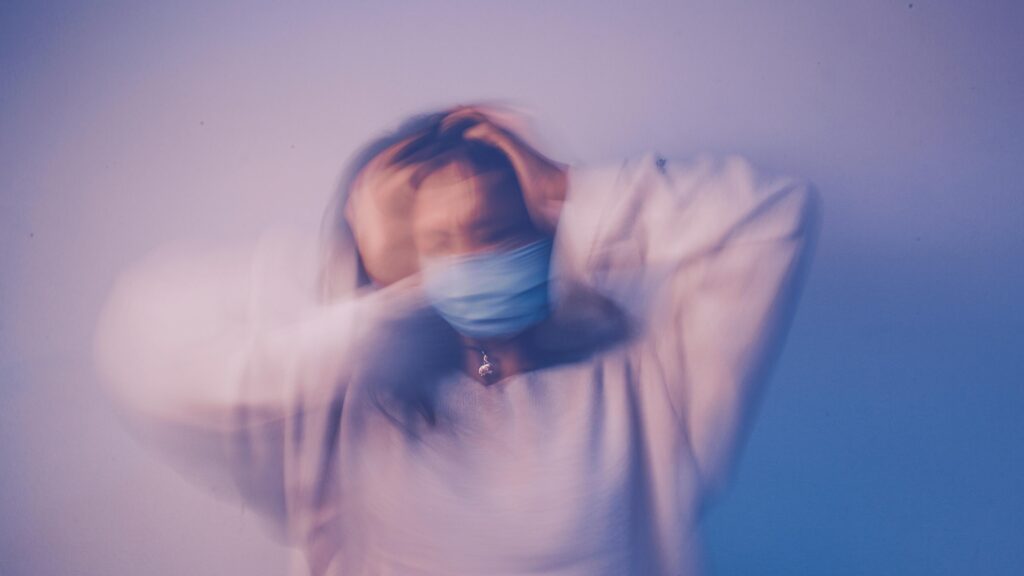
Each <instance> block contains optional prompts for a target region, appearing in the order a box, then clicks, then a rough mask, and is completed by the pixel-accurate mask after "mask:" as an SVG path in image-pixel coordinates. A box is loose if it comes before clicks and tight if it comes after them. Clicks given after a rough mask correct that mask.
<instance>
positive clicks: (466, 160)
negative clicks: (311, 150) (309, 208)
mask: <svg viewBox="0 0 1024 576" xmlns="http://www.w3.org/2000/svg"><path fill="white" fill-rule="evenodd" d="M451 112H452V111H451V110H443V111H439V112H432V113H427V114H420V115H417V116H413V117H412V118H409V119H407V120H405V121H404V122H402V123H401V124H400V125H399V126H398V128H396V129H395V130H393V131H391V132H389V133H387V134H385V135H384V136H381V137H378V138H376V139H374V140H372V141H370V142H369V143H368V144H366V145H365V146H363V147H362V148H361V149H360V150H359V151H358V152H356V153H355V155H354V156H353V157H352V159H351V160H350V161H349V163H348V165H347V166H346V168H345V170H344V172H343V173H342V177H341V182H340V184H339V185H338V188H337V191H336V193H335V195H334V197H333V198H332V200H331V202H330V203H329V204H328V206H327V210H326V211H325V213H324V218H323V221H322V224H321V265H320V280H319V286H320V299H321V301H324V302H329V301H332V300H336V299H338V298H339V297H344V296H345V295H347V294H348V293H350V292H351V291H352V290H354V289H356V288H358V287H361V286H365V285H368V284H369V283H370V279H369V276H368V275H367V273H366V268H365V266H364V264H363V261H362V257H361V256H360V254H359V250H358V247H357V246H356V242H355V237H354V235H353V233H352V229H351V226H350V225H349V223H348V221H347V220H346V219H345V216H344V213H345V205H346V203H347V202H348V198H349V196H350V195H351V193H352V189H353V187H354V186H355V183H356V180H357V179H358V178H359V175H360V173H362V171H363V170H365V169H366V167H367V166H368V165H369V164H370V163H371V162H372V161H373V160H374V159H375V158H376V157H377V156H379V155H380V154H381V153H383V152H384V151H386V150H389V149H391V148H393V147H394V146H396V145H399V144H402V143H403V142H404V145H402V147H401V148H400V149H399V150H397V151H396V152H395V154H394V157H393V158H392V159H391V165H392V166H395V167H409V166H416V167H417V168H416V169H415V170H414V172H413V174H412V180H413V186H414V187H416V186H419V184H420V183H421V182H422V181H423V180H424V179H425V178H427V177H428V176H429V175H431V174H433V173H434V172H437V171H440V170H442V169H443V168H446V167H448V166H451V165H460V166H465V167H467V168H469V169H470V170H471V171H472V172H474V173H483V172H491V173H498V174H499V175H501V176H502V178H501V181H500V184H499V186H500V189H501V192H503V193H510V194H514V195H516V196H517V197H518V198H520V200H522V188H521V186H520V184H519V180H518V177H517V176H516V172H515V168H514V167H513V165H512V162H511V161H510V160H509V158H508V156H507V155H506V154H505V153H504V152H502V151H501V150H499V149H498V148H496V147H494V146H491V145H490V144H486V143H483V142H480V141H476V140H468V139H466V138H465V132H466V130H468V129H469V128H471V127H473V126H474V125H476V123H477V122H476V121H475V120H472V119H464V120H461V121H459V122H455V123H452V124H451V125H449V126H443V121H444V119H445V118H446V117H447V116H448V115H449V114H450V113H451Z"/></svg>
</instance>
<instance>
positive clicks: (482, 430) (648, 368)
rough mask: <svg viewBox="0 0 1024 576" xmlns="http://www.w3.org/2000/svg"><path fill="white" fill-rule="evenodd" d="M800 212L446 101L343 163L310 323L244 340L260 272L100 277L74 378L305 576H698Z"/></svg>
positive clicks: (741, 182) (797, 192)
mask: <svg viewBox="0 0 1024 576" xmlns="http://www.w3.org/2000/svg"><path fill="white" fill-rule="evenodd" d="M503 120H505V122H503ZM815 199H816V195H815V194H814V193H813V192H812V191H811V189H810V188H809V186H807V185H806V184H804V183H801V182H798V181H795V180H792V179H785V178H777V179H769V178H765V177H763V176H760V175H759V174H757V173H756V172H755V171H754V170H753V169H752V168H751V167H750V165H749V164H748V163H747V162H745V161H743V160H741V159H738V158H729V159H726V160H724V161H716V160H714V159H711V158H708V157H700V158H697V159H694V160H692V161H689V162H685V163H669V162H666V161H664V160H662V159H659V158H656V157H653V156H650V157H646V158H643V159H640V160H637V161H630V162H626V163H624V164H622V165H620V166H615V167H610V168H597V169H583V168H568V167H566V166H563V165H560V164H557V163H555V162H553V161H551V160H549V159H547V158H545V157H544V156H542V155H541V154H539V153H538V152H537V151H536V150H535V149H533V148H532V147H530V146H528V145H527V144H525V143H524V142H523V141H522V139H521V138H520V137H518V136H517V134H516V133H515V131H514V130H511V129H510V128H509V126H508V123H507V120H506V119H504V118H503V117H502V115H501V114H500V112H498V111H495V110H493V109H485V108H457V109H454V110H451V111H448V112H444V113H439V114H435V115H430V116H425V117H420V118H417V119H414V120H413V121H411V122H410V123H408V124H406V125H405V126H404V127H403V128H401V129H399V130H398V131H397V132H396V133H394V134H392V135H391V136H389V137H386V138H384V139H381V140H380V141H378V142H375V143H374V144H371V145H370V146H369V147H368V148H367V150H366V151H365V152H364V153H363V154H362V155H361V156H359V157H358V158H357V160H356V162H355V163H354V165H353V169H352V170H351V171H350V176H349V177H348V178H346V181H345V184H344V185H343V187H342V193H341V194H340V195H339V199H338V201H337V202H336V203H335V206H334V208H333V209H332V210H329V212H328V218H327V222H326V226H325V230H327V231H328V234H326V236H325V247H326V250H325V251H324V258H323V264H322V267H321V273H320V302H319V303H318V304H317V305H316V306H306V307H301V308H299V307H296V309H298V310H299V311H298V312H294V313H291V314H284V315H277V317H278V318H280V317H287V318H288V321H282V320H280V319H276V320H274V321H267V320H266V317H267V315H266V313H265V312H264V311H265V310H266V309H268V308H274V306H271V305H269V304H266V300H268V299H267V298H265V297H264V296H262V295H264V294H268V293H279V292H280V291H278V290H274V289H268V288H267V286H268V285H273V283H274V282H276V280H269V281H268V280H266V279H267V278H271V279H273V278H279V277H280V276H281V275H282V274H281V272H280V266H279V265H277V264H273V263H270V264H268V262H270V261H268V260H266V259H264V260H258V261H257V262H261V263H260V264H259V265H257V266H255V267H254V268H252V269H251V270H255V272H250V277H249V280H247V281H240V282H238V281H235V280H228V281H221V280H216V279H214V280H210V278H211V277H212V276H213V275H211V274H210V273H209V271H215V272H216V273H217V275H218V276H222V277H232V276H231V275H230V274H228V273H222V272H220V270H222V269H223V266H222V265H221V264H219V263H213V264H210V265H209V266H206V267H200V268H196V264H195V260H194V258H193V259H190V258H182V259H179V260H178V262H177V263H170V264H169V263H168V261H167V260H166V259H165V260H163V261H158V262H157V263H155V264H151V265H149V266H148V267H142V268H140V269H139V270H138V271H136V272H133V273H129V274H128V275H126V276H125V278H123V279H122V280H121V281H120V282H119V287H118V288H117V289H115V292H114V295H113V296H112V299H111V304H110V305H109V307H108V310H107V313H106V314H105V319H104V321H103V322H102V324H101V328H100V332H99V339H98V343H99V345H98V352H99V359H100V365H101V367H103V368H104V372H105V373H106V375H107V380H108V381H109V382H110V383H111V389H112V390H113V391H114V393H115V396H116V397H118V398H120V399H122V400H123V401H124V405H125V406H126V407H127V408H128V412H129V413H130V414H134V415H137V416H136V419H137V420H138V421H140V422H143V423H145V425H144V427H145V429H146V430H148V431H150V432H151V434H152V436H153V437H154V438H156V439H157V440H158V441H159V442H161V443H162V444H165V445H166V444H174V443H176V442H178V443H183V444H184V447H185V451H184V452H185V454H186V460H191V461H195V460H198V459H199V458H198V457H197V456H198V454H199V452H200V451H202V452H203V453H204V454H205V456H204V457H203V458H204V459H205V460H206V461H211V462H215V463H221V464H223V468H225V469H227V470H229V471H230V472H231V473H232V475H233V477H234V478H235V481H236V482H237V486H238V488H239V491H240V493H241V494H242V495H243V497H244V498H246V500H247V501H248V502H250V504H251V505H253V506H256V507H258V508H259V509H260V510H262V511H263V512H265V514H266V515H267V516H268V517H269V518H271V519H272V520H273V521H274V523H275V524H276V525H277V526H278V527H279V528H280V529H281V534H282V536H283V537H284V538H285V539H286V540H287V541H288V542H289V543H291V544H292V545H293V546H295V547H296V548H299V549H301V550H302V551H303V554H304V557H305V559H306V563H307V564H308V566H306V567H304V568H308V571H309V573H312V574H346V575H350V574H540V573H544V574H587V575H593V574H617V575H618V574H673V575H678V574H693V573H699V572H700V568H701V557H700V548H699V543H698V538H697V522H698V520H699V517H700V512H701V510H702V508H703V507H704V505H705V504H706V503H707V502H708V501H709V500H710V499H711V498H712V497H713V496H714V495H715V494H716V493H717V492H719V491H720V489H721V488H722V487H723V485H724V484H725V482H726V480H727V478H728V477H729V470H730V467H731V465H732V464H733V461H734V459H735V455H736V453H737V449H738V446H739V444H740V442H741V440H742V438H743V436H744V433H745V429H746V427H747V426H748V425H749V420H750V418H749V414H750V411H751V408H752V406H753V404H754V403H755V401H756V398H757V396H758V393H759V390H760V387H761V386H762V385H763V383H764V380H765V375H766V372H767V370H768V368H769V365H770V363H771V360H772V358H773V357H774V356H775V355H776V354H777V352H778V350H779V347H780V344H781V340H782V337H783V334H784V332H785V327H786V325H787V324H788V321H789V319H790V318H791V316H792V311H793V304H794V303H795V298H796V293H797V289H798V285H799V284H800V278H801V276H802V270H803V269H804V268H805V266H804V265H805V264H806V262H807V257H808V255H809V254H810V249H809V247H810V245H811V243H812V242H811V240H812V238H813V236H814V230H815V223H816V221H817V218H816V215H817V209H816V206H817V204H816V201H815ZM190 267H191V268H190ZM260 270H262V271H263V272H260ZM197 279H205V280H206V284H208V285H209V287H208V288H207V289H203V288H202V287H199V285H200V284H202V282H199V281H198V280H197ZM176 285H177V286H181V285H188V286H189V292H188V293H187V294H186V293H185V292H184V291H183V290H180V289H177V288H176V287H175V286H176ZM230 286H235V287H236V288H235V289H237V290H239V291H240V293H244V294H245V295H246V299H247V300H248V302H249V306H248V310H247V311H246V312H244V313H243V312H238V313H235V314H234V315H232V316H230V318H233V320H230V321H229V320H225V318H227V317H228V315H227V314H225V313H224V312H221V311H219V310H220V309H222V308H223V302H225V301H228V302H232V301H236V300H240V299H242V298H241V297H238V296H237V295H235V296H233V295H232V294H231V293H230V292H229V291H228V292H225V291H226V290H230V289H231V288H226V287H230ZM254 295H255V296H254ZM279 300H280V299H279ZM158 324H159V325H160V326H161V327H160V329H157V328H156V327H155V326H156V325H158ZM196 324H198V325H201V326H206V328H205V329H204V330H202V332H203V333H204V334H203V335H204V337H203V338H197V337H196V336H195V335H194V332H195V331H196V330H197V328H196V327H195V326H194V325H196ZM182 438H184V439H185V440H184V441H179V440H178V439H182Z"/></svg>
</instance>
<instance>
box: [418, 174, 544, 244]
mask: <svg viewBox="0 0 1024 576" xmlns="http://www.w3.org/2000/svg"><path fill="white" fill-rule="evenodd" d="M507 179H508V176H507V175H506V174H503V173H501V172H481V173H475V172H473V171H472V170H471V169H470V168H468V167H466V166H462V165H459V164H450V165H448V166H445V167H443V168H441V169H440V170H437V171H435V172H433V173H431V174H429V175H428V176H426V177H425V178H424V179H423V180H422V182H421V183H420V186H419V188H418V190H417V193H416V200H415V216H414V225H415V227H416V228H417V229H418V230H421V231H422V230H430V231H438V230H443V231H448V232H453V233H455V232H459V231H467V230H473V229H479V228H487V227H506V226H516V225H522V226H530V220H529V214H528V213H527V211H526V206H525V205H524V204H523V199H522V197H521V196H520V194H519V193H518V191H517V190H515V189H514V188H512V187H511V186H510V183H509V182H508V181H507Z"/></svg>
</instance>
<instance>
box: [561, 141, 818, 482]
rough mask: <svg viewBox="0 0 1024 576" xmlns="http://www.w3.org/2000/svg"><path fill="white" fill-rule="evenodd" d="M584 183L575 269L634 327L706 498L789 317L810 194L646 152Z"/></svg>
mask: <svg viewBox="0 0 1024 576" xmlns="http://www.w3.org/2000/svg"><path fill="white" fill-rule="evenodd" d="M604 181H605V182H610V181H609V180H608V178H607V177H605V178H604ZM589 184H591V185H590V186H587V187H586V189H583V190H579V191H578V194H579V196H581V197H583V199H586V200H589V201H591V203H592V204H594V205H595V206H597V208H591V210H592V211H593V213H592V214H591V215H590V216H589V222H590V224H589V226H578V227H577V230H578V231H581V232H582V234H580V233H578V234H576V237H577V240H576V242H575V243H576V244H577V246H580V247H582V252H580V251H579V250H577V252H579V253H581V254H585V255H586V256H585V257H582V258H581V257H580V256H579V255H577V256H576V257H575V258H574V260H576V261H579V262H583V263H584V264H582V265H581V266H578V267H577V269H578V270H579V269H583V274H584V275H585V276H587V277H589V279H590V283H591V284H592V285H594V286H596V287H598V288H599V289H601V290H602V291H603V292H604V293H606V294H610V295H611V296H612V297H613V299H614V300H616V301H617V302H619V303H621V304H622V305H623V306H624V307H625V308H626V309H627V310H628V311H629V312H630V313H631V315H632V316H633V318H634V319H635V321H636V322H637V323H639V324H641V325H642V329H641V331H640V332H641V333H642V334H643V336H642V338H641V342H642V346H643V347H644V348H645V349H646V350H648V351H649V352H650V354H652V355H653V357H654V358H655V359H656V362H657V364H658V365H659V372H660V374H661V376H660V379H662V380H663V381H664V383H665V387H666V392H667V395H668V398H669V400H670V402H671V403H672V405H673V409H674V410H675V412H676V415H677V416H678V418H679V419H680V420H681V422H682V426H683V429H684V430H685V433H686V434H687V436H688V438H687V440H688V445H689V447H690V450H691V452H692V454H693V458H694V461H695V464H696V466H697V468H698V474H699V477H700V479H701V482H702V484H703V486H704V489H705V490H704V491H705V494H713V493H715V492H717V491H718V490H720V489H721V488H722V487H724V485H726V484H727V483H728V480H729V477H730V472H731V468H732V466H733V464H734V461H735V459H736V455H737V453H738V451H739V447H740V446H741V445H742V441H743V439H744V437H745V435H746V432H747V430H748V428H749V426H750V423H751V417H752V415H753V411H754V408H755V406H756V404H757V399H758V397H759V396H760V392H761V391H762V388H763V387H764V385H765V382H766V380H767V377H768V373H769V371H770V368H771V365H772V362H773V360H774V359H775V358H776V357H777V355H778V354H779V352H780V350H781V347H782V342H783V340H784V337H785V333H786V331H787V328H788V325H789V323H790V321H791V319H792V317H793V313H794V310H795V305H796V301H797V298H798V294H799V289H800V286H801V284H802V279H803V277H804V276H805V270H806V268H807V265H808V263H809V259H810V255H811V253H812V252H813V250H812V247H813V245H814V241H815V238H816V235H817V229H818V226H819V220H820V201H819V199H818V194H817V192H816V191H815V190H814V188H813V187H812V186H811V185H810V184H808V183H806V182H803V181H800V180H796V179H793V178H772V177H768V176H766V175H765V174H763V173H761V172H759V171H757V170H756V169H755V168H754V167H753V166H752V165H751V164H750V163H749V162H748V161H746V160H744V159H742V158H739V157H728V158H725V159H716V158H712V157H709V156H701V157H697V158H696V159H693V160H691V161H688V162H666V161H665V160H663V159H660V158H657V157H655V156H650V157H647V158H645V159H643V160H642V161H639V162H634V163H629V164H627V165H625V166H624V167H623V168H622V169H621V170H620V171H619V172H618V174H617V177H616V179H615V180H614V184H611V183H607V184H605V185H604V187H603V188H602V186H601V185H598V184H599V183H597V182H594V181H591V182H589ZM591 192H595V194H594V196H593V197H592V198H591V197H590V193H591ZM577 201H580V199H577ZM581 241H582V243H581Z"/></svg>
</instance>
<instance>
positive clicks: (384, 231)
mask: <svg viewBox="0 0 1024 576" xmlns="http://www.w3.org/2000/svg"><path fill="white" fill-rule="evenodd" d="M400 144H402V143H399V144H396V145H394V146H392V147H390V148H388V149H387V150H384V151H383V152H381V153H380V154H379V155H378V156H377V157H376V158H374V159H373V160H372V161H371V162H370V163H369V164H368V165H367V166H366V167H365V168H363V170H362V171H361V172H360V174H359V176H358V177H357V179H356V181H355V183H354V184H353V187H352V191H351V195H350V196H349V198H348V201H347V203H346V205H345V219H346V220H348V222H349V226H350V227H351V228H352V233H353V235H354V236H355V240H356V246H357V247H358V250H359V254H360V256H361V257H362V261H363V267H364V268H365V269H366V272H367V274H368V275H369V276H370V278H371V279H372V280H373V281H374V282H375V283H376V284H378V285H380V286H386V285H389V284H392V283H394V282H398V281H399V280H402V279H403V278H407V277H409V276H410V275H412V274H415V273H416V272H417V270H418V268H419V266H418V260H417V256H416V248H415V244H414V242H413V238H412V225H411V220H412V206H413V201H412V198H413V194H414V191H413V187H412V183H411V176H412V173H413V171H414V170H415V167H395V166H394V165H393V164H392V162H391V159H392V157H393V156H394V155H395V153H396V152H397V150H398V149H400V147H401V146H400Z"/></svg>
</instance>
